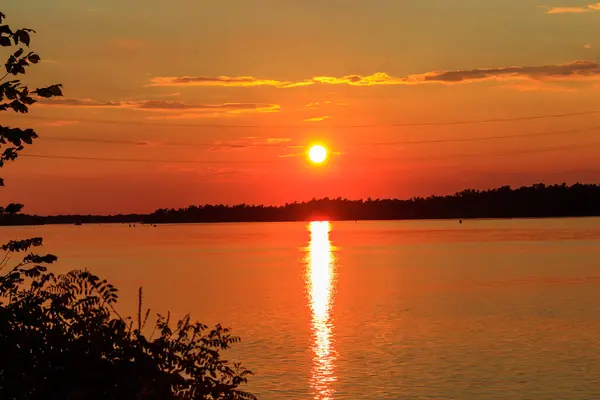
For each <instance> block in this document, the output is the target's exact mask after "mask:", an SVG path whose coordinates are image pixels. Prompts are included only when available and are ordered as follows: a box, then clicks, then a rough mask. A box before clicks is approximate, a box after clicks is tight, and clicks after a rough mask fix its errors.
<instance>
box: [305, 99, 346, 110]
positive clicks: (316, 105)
mask: <svg viewBox="0 0 600 400" xmlns="http://www.w3.org/2000/svg"><path fill="white" fill-rule="evenodd" d="M345 105H346V103H334V102H332V101H330V100H327V101H312V102H310V103H308V104H307V105H306V106H305V108H308V109H310V110H314V109H316V108H321V107H327V106H345Z"/></svg>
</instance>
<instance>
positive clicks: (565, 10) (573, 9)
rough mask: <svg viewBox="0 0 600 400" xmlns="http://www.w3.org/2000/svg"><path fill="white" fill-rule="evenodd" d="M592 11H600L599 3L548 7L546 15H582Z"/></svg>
mask: <svg viewBox="0 0 600 400" xmlns="http://www.w3.org/2000/svg"><path fill="white" fill-rule="evenodd" d="M593 11H600V3H594V4H588V5H584V6H579V7H578V6H564V7H562V6H559V7H549V8H548V10H547V11H546V14H583V13H588V12H593Z"/></svg>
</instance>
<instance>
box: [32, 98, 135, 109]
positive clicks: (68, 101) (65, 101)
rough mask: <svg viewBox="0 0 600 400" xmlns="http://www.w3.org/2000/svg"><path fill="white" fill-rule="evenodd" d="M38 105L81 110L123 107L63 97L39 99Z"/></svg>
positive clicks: (112, 103) (112, 102) (103, 102)
mask: <svg viewBox="0 0 600 400" xmlns="http://www.w3.org/2000/svg"><path fill="white" fill-rule="evenodd" d="M39 103H40V104H42V105H45V106H56V107H83V108H96V107H99V108H102V107H106V108H118V107H122V106H123V105H124V103H123V102H120V101H95V100H92V99H72V98H64V97H53V98H50V99H40V100H39Z"/></svg>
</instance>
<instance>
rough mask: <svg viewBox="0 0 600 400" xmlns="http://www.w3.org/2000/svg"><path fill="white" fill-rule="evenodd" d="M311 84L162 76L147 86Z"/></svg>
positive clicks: (236, 78) (288, 85)
mask: <svg viewBox="0 0 600 400" xmlns="http://www.w3.org/2000/svg"><path fill="white" fill-rule="evenodd" d="M310 84H312V82H310V81H306V82H302V81H301V82H287V81H279V80H273V79H261V78H255V77H253V76H238V77H230V76H215V77H210V76H183V77H176V76H164V77H155V78H152V79H151V80H150V84H149V85H148V86H225V87H252V86H274V87H278V88H290V87H297V86H304V85H310Z"/></svg>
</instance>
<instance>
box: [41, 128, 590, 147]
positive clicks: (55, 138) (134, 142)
mask: <svg viewBox="0 0 600 400" xmlns="http://www.w3.org/2000/svg"><path fill="white" fill-rule="evenodd" d="M595 130H600V126H593V127H589V128H583V129H567V130H559V131H549V132H548V131H545V132H534V133H522V134H515V135H494V136H481V137H460V138H451V139H433V140H405V141H392V142H374V143H345V146H397V145H412V144H427V143H454V142H476V141H486V140H502V139H519V138H528V137H541V136H556V135H565V134H570V133H582V132H593V131H595ZM41 140H51V141H56V142H82V143H101V144H126V145H137V146H144V145H147V144H148V143H149V141H143V140H126V139H123V140H120V139H95V138H86V137H77V136H43V137H41ZM232 142H233V143H232V144H221V143H193V142H156V144H157V145H161V146H185V147H205V148H219V147H223V148H227V147H231V148H236V147H238V148H244V147H290V146H298V144H293V143H291V142H275V143H250V144H244V143H240V144H236V143H235V142H236V141H235V140H233V141H232Z"/></svg>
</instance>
